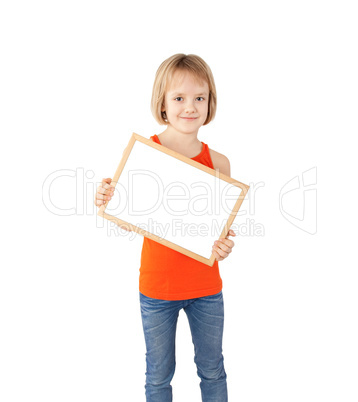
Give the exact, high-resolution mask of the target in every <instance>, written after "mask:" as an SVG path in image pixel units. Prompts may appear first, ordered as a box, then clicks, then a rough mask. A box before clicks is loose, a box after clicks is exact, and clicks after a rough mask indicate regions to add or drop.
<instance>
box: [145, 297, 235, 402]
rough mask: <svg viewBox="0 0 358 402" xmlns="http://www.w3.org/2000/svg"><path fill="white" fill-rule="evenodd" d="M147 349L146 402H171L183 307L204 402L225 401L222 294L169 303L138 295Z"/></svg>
mask: <svg viewBox="0 0 358 402" xmlns="http://www.w3.org/2000/svg"><path fill="white" fill-rule="evenodd" d="M140 307H141V314H142V323H143V330H144V337H145V343H146V347H147V353H146V361H147V372H146V385H145V389H146V392H145V393H146V397H147V402H171V401H172V398H173V397H172V387H171V385H170V382H171V380H172V378H173V375H174V371H175V333H176V326H177V320H178V316H179V311H180V310H181V309H182V308H183V309H184V311H185V313H186V315H187V317H188V320H189V325H190V330H191V335H192V339H193V344H194V351H195V358H194V361H195V363H196V366H197V373H198V376H199V377H200V378H201V382H200V388H201V396H202V401H203V402H227V400H228V399H227V398H228V397H227V385H226V373H225V369H224V363H223V360H224V358H223V355H222V337H223V329H224V303H223V295H222V292H220V293H218V294H216V295H212V296H206V297H200V298H197V299H189V300H178V301H168V300H159V299H152V298H150V297H147V296H144V295H143V294H142V293H140Z"/></svg>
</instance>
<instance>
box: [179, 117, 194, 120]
mask: <svg viewBox="0 0 358 402" xmlns="http://www.w3.org/2000/svg"><path fill="white" fill-rule="evenodd" d="M181 119H184V120H195V119H197V117H181Z"/></svg>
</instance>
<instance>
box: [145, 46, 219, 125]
mask: <svg viewBox="0 0 358 402" xmlns="http://www.w3.org/2000/svg"><path fill="white" fill-rule="evenodd" d="M177 71H184V72H185V71H187V72H190V73H191V74H193V75H194V76H195V78H196V79H198V80H199V81H205V82H207V84H208V87H209V102H208V115H207V117H206V120H205V122H204V125H205V124H208V123H210V122H211V120H213V119H214V117H215V113H216V87H215V82H214V77H213V73H212V72H211V70H210V67H209V66H208V65H207V64H206V63H205V61H204V60H203V59H202V58H201V57H199V56H197V55H195V54H188V55H186V54H183V53H178V54H175V55H173V56H171V57H169V58H168V59H166V60H164V61H163V63H162V64H161V65H160V66H159V68H158V70H157V73H156V75H155V80H154V85H153V92H152V101H151V110H152V113H153V116H154V118H155V120H156V121H157V122H158V123H159V124H168V121H167V120H166V119H165V114H164V112H162V107H163V105H164V101H165V99H164V97H165V91H166V90H167V89H168V87H169V85H170V83H171V81H172V79H173V75H174V73H175V72H177Z"/></svg>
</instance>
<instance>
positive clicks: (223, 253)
mask: <svg viewBox="0 0 358 402" xmlns="http://www.w3.org/2000/svg"><path fill="white" fill-rule="evenodd" d="M213 251H216V252H217V253H218V254H219V256H220V257H222V258H226V257H227V256H228V255H229V254H230V252H231V249H229V251H228V252H227V251H225V250H223V249H222V248H220V247H219V246H214V247H213Z"/></svg>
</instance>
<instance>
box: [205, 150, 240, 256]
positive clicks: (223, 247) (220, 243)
mask: <svg viewBox="0 0 358 402" xmlns="http://www.w3.org/2000/svg"><path fill="white" fill-rule="evenodd" d="M210 156H211V160H212V162H213V165H214V169H215V170H219V172H220V173H223V174H225V175H226V176H229V177H230V161H229V159H228V158H227V157H226V156H225V155H223V154H220V153H219V152H216V151H214V150H212V149H210ZM229 236H236V233H235V232H234V231H233V230H231V229H230V230H229V233H228V234H227V236H226V238H225V239H219V240H217V241H216V242H214V245H213V248H212V253H213V254H214V256H215V258H216V260H217V261H222V260H224V259H225V258H226V257H228V255H229V254H230V253H231V251H232V249H233V247H234V245H235V243H234V242H233V241H232V240H230V239H229Z"/></svg>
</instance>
